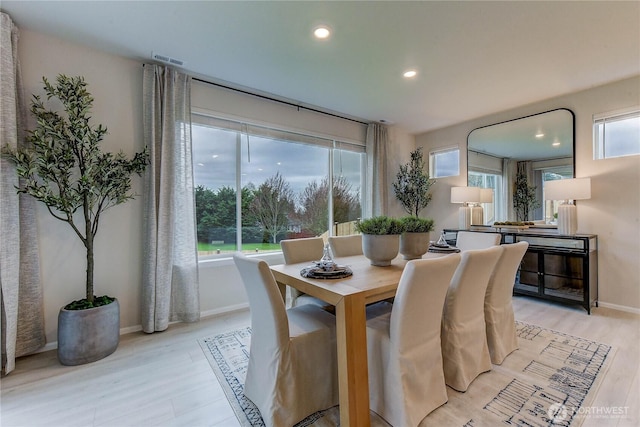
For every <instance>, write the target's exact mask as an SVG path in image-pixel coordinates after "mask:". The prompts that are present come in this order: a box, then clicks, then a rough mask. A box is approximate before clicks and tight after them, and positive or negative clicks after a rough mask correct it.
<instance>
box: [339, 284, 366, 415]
mask: <svg viewBox="0 0 640 427" xmlns="http://www.w3.org/2000/svg"><path fill="white" fill-rule="evenodd" d="M336 338H337V349H338V376H339V392H340V425H341V426H343V427H347V426H351V427H355V426H357V427H369V426H370V423H371V420H370V416H369V375H368V371H367V369H368V368H367V330H366V316H365V300H364V296H363V295H362V294H353V295H346V296H344V297H343V298H342V299H341V300H340V301H339V302H338V304H337V305H336Z"/></svg>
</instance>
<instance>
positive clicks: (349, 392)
mask: <svg viewBox="0 0 640 427" xmlns="http://www.w3.org/2000/svg"><path fill="white" fill-rule="evenodd" d="M440 256H443V255H442V254H435V253H427V254H425V255H423V258H433V257H440ZM334 262H335V263H336V264H337V265H339V266H348V267H349V268H350V269H351V271H352V272H353V274H352V275H351V276H349V277H345V278H335V279H313V278H308V277H303V276H302V275H301V270H302V269H304V268H306V267H309V266H310V264H311V263H310V262H303V263H298V264H278V265H272V266H271V271H272V272H273V275H274V277H275V279H276V282H277V283H278V286H279V287H280V292H281V293H282V295H283V298H284V296H285V295H286V286H290V287H292V288H295V289H298V290H299V291H301V292H304V293H306V294H309V295H311V296H314V297H316V298H319V299H321V300H323V301H326V302H327V303H329V304H331V305H333V306H335V314H336V345H337V356H338V381H339V389H338V390H339V399H340V425H341V426H344V427H346V426H357V427H368V426H370V423H371V421H370V414H369V376H368V367H367V334H366V315H365V308H366V305H367V304H370V303H374V302H377V301H382V300H385V299H387V298H391V297H393V296H394V295H395V293H396V289H397V288H398V283H399V282H400V277H401V276H402V271H403V269H404V267H405V265H406V264H407V262H408V261H406V260H404V259H403V258H402V256H398V257H396V258H395V259H394V260H393V261H392V262H391V265H389V266H385V267H378V266H373V265H371V261H370V260H369V259H367V258H366V257H364V256H363V255H357V256H350V257H336V258H335V259H334Z"/></svg>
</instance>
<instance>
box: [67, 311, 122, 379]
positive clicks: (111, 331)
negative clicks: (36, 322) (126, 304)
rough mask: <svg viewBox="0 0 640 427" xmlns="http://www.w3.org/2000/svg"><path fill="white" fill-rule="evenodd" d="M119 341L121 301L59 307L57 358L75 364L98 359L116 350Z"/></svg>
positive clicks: (68, 363)
mask: <svg viewBox="0 0 640 427" xmlns="http://www.w3.org/2000/svg"><path fill="white" fill-rule="evenodd" d="M119 341H120V304H119V303H118V300H117V299H116V300H114V301H113V302H112V303H111V304H107V305H102V306H100V307H94V308H88V309H85V310H66V309H64V308H61V309H60V313H58V360H59V361H60V363H62V364H63V365H68V366H75V365H82V364H85V363H91V362H95V361H97V360H100V359H103V358H105V357H107V356H108V355H110V354H111V353H113V352H114V351H115V350H116V348H118V343H119Z"/></svg>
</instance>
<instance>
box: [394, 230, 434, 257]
mask: <svg viewBox="0 0 640 427" xmlns="http://www.w3.org/2000/svg"><path fill="white" fill-rule="evenodd" d="M428 250H429V232H428V231H427V232H424V233H413V232H405V233H402V234H401V235H400V253H401V254H402V256H403V258H404V259H407V260H409V259H418V258H422V255H424V254H426V253H427V251H428Z"/></svg>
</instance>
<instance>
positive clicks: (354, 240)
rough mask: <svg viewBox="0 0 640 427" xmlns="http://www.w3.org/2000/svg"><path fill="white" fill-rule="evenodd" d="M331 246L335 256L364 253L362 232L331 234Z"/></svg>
mask: <svg viewBox="0 0 640 427" xmlns="http://www.w3.org/2000/svg"><path fill="white" fill-rule="evenodd" d="M329 246H330V247H331V252H333V256H334V257H342V256H353V255H362V234H352V235H349V236H330V237H329Z"/></svg>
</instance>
